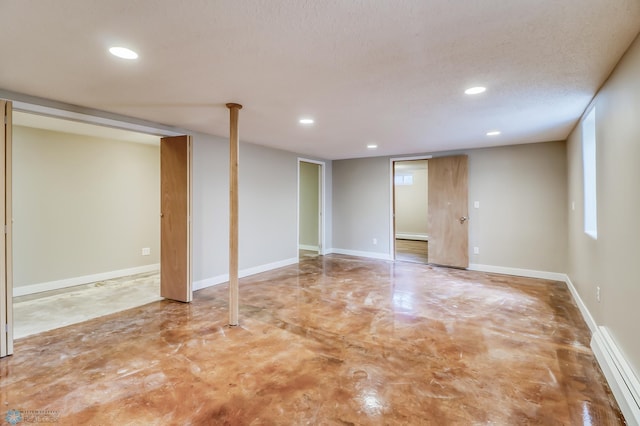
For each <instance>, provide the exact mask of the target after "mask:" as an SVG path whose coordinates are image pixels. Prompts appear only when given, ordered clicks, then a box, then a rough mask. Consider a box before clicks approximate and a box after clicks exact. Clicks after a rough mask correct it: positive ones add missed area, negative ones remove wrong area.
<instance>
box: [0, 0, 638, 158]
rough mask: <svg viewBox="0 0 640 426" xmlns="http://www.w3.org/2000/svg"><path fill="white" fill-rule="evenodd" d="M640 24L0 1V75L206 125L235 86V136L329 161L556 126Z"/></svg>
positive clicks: (619, 9)
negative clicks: (479, 88) (124, 56)
mask: <svg viewBox="0 0 640 426" xmlns="http://www.w3.org/2000/svg"><path fill="white" fill-rule="evenodd" d="M639 31H640V1H638V0H562V1H558V0H535V1H534V0H483V1H478V0H457V1H454V2H452V1H450V0H386V1H382V0H352V1H349V0H328V1H317V0H288V1H283V0H270V1H255V0H235V1H212V0H182V1H179V0H154V1H149V0H147V1H144V0H110V1H104V0H75V1H72V0H56V1H42V0H20V1H15V0H0V35H1V36H2V37H1V38H2V39H3V40H4V42H3V43H2V44H0V58H1V60H0V88H1V89H5V90H9V91H15V92H19V93H23V94H27V95H34V96H39V97H44V98H48V99H53V100H57V101H62V102H67V103H71V104H76V105H81V106H86V107H91V108H97V109H101V110H105V111H109V112H114V113H119V114H124V115H128V116H132V117H137V118H141V119H146V120H152V121H155V122H159V123H162V124H167V125H173V126H179V127H183V128H186V129H191V130H194V131H201V132H204V133H210V134H215V135H220V136H227V135H228V112H227V110H226V108H225V107H224V104H225V103H226V102H238V103H241V104H243V105H244V108H243V109H242V111H241V112H240V135H241V139H242V140H245V141H249V142H253V143H258V144H262V145H267V146H272V147H277V148H282V149H286V150H290V151H295V152H300V153H304V154H306V155H310V156H311V155H315V156H319V157H324V158H329V159H337V158H350V157H361V156H370V155H398V154H407V153H418V152H435V151H442V150H449V149H458V148H470V147H480V146H490V145H499V144H516V143H527V142H542V141H549V140H558V139H564V138H565V137H566V136H567V135H568V133H569V131H570V130H571V129H572V128H573V126H574V125H575V123H576V121H577V119H578V118H579V116H580V114H581V113H582V111H583V110H584V108H585V107H586V106H587V104H588V103H589V101H590V100H591V98H592V97H593V95H594V94H595V92H596V90H597V89H598V88H599V86H600V85H601V84H602V83H603V82H604V80H605V79H606V77H607V76H608V74H609V73H610V71H611V70H612V69H613V67H614V66H615V64H616V62H617V61H618V60H619V58H620V57H621V56H622V54H623V53H624V51H625V50H626V48H627V47H628V46H629V44H630V43H631V42H632V40H633V39H634V38H635V37H636V35H637V34H638V32H639ZM113 45H124V46H127V47H130V48H132V49H134V50H136V51H137V52H138V53H139V54H140V57H139V59H138V60H136V61H133V62H127V61H124V60H121V59H117V58H114V57H112V56H111V55H110V54H109V53H108V52H107V49H108V48H109V47H110V46H113ZM473 85H483V86H486V87H487V89H488V90H487V92H485V93H484V94H481V95H478V96H475V97H469V96H466V95H464V93H463V91H464V89H466V88H467V87H470V86H473ZM301 116H312V117H313V118H315V120H316V123H315V124H314V125H312V126H306V127H304V126H301V125H299V124H298V122H297V121H298V118H300V117H301ZM493 129H500V130H501V131H502V134H501V135H500V136H498V137H494V138H489V137H487V136H485V133H486V132H487V131H489V130H493ZM368 143H377V144H378V145H379V148H378V149H377V150H376V151H371V150H367V149H366V144H368Z"/></svg>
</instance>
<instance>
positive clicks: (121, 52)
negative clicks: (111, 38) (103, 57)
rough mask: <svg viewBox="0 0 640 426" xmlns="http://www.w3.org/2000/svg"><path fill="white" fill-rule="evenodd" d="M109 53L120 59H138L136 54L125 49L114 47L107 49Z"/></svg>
mask: <svg viewBox="0 0 640 426" xmlns="http://www.w3.org/2000/svg"><path fill="white" fill-rule="evenodd" d="M109 53H111V54H112V55H113V56H117V57H118V58H122V59H138V54H137V53H136V52H134V51H133V50H131V49H127V48H126V47H120V46H114V47H111V48H109Z"/></svg>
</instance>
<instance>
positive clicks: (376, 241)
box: [373, 238, 378, 246]
mask: <svg viewBox="0 0 640 426" xmlns="http://www.w3.org/2000/svg"><path fill="white" fill-rule="evenodd" d="M377 244H378V239H377V238H374V239H373V245H374V246H375V245H377Z"/></svg>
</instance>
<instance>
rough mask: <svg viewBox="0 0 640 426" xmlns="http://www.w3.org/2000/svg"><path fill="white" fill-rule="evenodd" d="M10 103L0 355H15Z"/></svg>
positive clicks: (3, 180) (2, 145)
mask: <svg viewBox="0 0 640 426" xmlns="http://www.w3.org/2000/svg"><path fill="white" fill-rule="evenodd" d="M11 111H12V109H11V102H9V101H5V100H0V115H1V116H2V117H3V119H2V123H3V126H2V130H1V131H0V169H1V171H0V188H2V193H3V195H2V196H1V197H0V216H1V223H2V225H3V227H4V232H2V235H3V238H2V241H1V242H0V264H1V268H0V269H1V273H0V299H1V301H0V327H1V328H0V335H2V337H1V338H0V357H4V356H7V355H11V354H13V260H12V206H11Z"/></svg>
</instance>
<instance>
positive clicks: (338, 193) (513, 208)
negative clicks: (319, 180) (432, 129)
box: [333, 142, 567, 272]
mask: <svg viewBox="0 0 640 426" xmlns="http://www.w3.org/2000/svg"><path fill="white" fill-rule="evenodd" d="M457 153H463V152H457ZM464 153H466V154H467V155H468V156H469V218H470V219H469V248H470V252H471V253H470V255H469V258H470V263H472V264H480V265H489V266H498V267H507V268H519V269H532V270H539V271H545V272H565V271H566V247H567V242H566V231H567V228H566V224H567V212H566V194H567V190H566V183H567V178H566V153H565V143H564V142H550V143H539V144H528V145H517V146H507V147H498V148H486V149H477V150H469V151H466V152H464ZM448 154H453V153H447V154H446V155H448ZM438 155H441V154H438ZM442 155H445V154H442ZM389 168H390V161H389V158H387V157H377V158H363V159H354V160H340V161H334V164H333V191H334V211H333V215H334V228H333V238H334V245H333V247H334V248H336V249H343V250H354V251H369V252H375V253H379V254H387V255H388V254H389V246H390V245H389V214H390V213H389V202H390V201H389V185H390V173H389ZM474 201H479V202H480V208H479V209H475V208H473V202H474ZM372 238H377V239H378V244H377V245H373V244H372V243H371V241H372ZM474 246H477V247H479V248H480V254H478V255H474V254H472V253H473V251H472V248H473V247H474Z"/></svg>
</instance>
